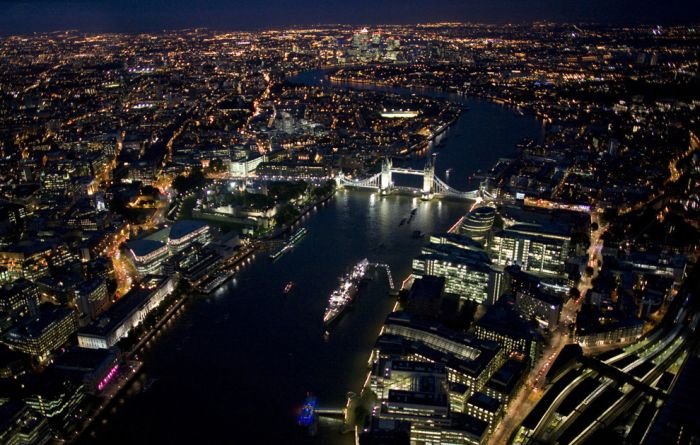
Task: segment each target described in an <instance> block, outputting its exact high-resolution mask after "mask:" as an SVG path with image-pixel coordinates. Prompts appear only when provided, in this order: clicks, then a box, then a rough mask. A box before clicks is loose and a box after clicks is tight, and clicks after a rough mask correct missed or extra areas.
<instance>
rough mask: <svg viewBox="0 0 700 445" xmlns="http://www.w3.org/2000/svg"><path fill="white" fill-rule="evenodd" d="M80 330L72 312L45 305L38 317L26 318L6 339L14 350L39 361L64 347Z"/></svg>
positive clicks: (67, 309)
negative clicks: (76, 331)
mask: <svg viewBox="0 0 700 445" xmlns="http://www.w3.org/2000/svg"><path fill="white" fill-rule="evenodd" d="M77 328H78V317H77V314H76V312H75V311H74V310H73V309H69V308H65V307H59V306H52V305H44V306H42V307H40V308H39V310H38V312H37V315H36V316H34V317H31V318H27V319H26V320H25V321H24V322H22V323H20V324H19V325H18V326H16V327H15V328H13V329H11V330H10V331H9V332H8V333H6V334H5V336H4V342H5V343H6V344H7V345H8V346H10V347H11V348H13V349H15V350H17V351H21V352H24V353H26V354H29V355H31V356H33V357H34V358H35V359H37V360H39V361H43V360H45V359H46V358H48V356H49V354H51V352H52V351H54V350H56V349H58V348H59V347H61V346H62V345H64V344H65V343H66V342H67V341H68V338H69V337H70V336H71V335H73V333H74V332H75V330H76V329H77Z"/></svg>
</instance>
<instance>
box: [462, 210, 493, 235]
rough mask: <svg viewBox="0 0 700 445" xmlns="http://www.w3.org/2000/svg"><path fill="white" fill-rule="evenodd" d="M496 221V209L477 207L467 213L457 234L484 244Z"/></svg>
mask: <svg viewBox="0 0 700 445" xmlns="http://www.w3.org/2000/svg"><path fill="white" fill-rule="evenodd" d="M495 219H496V209H495V208H493V207H487V206H484V207H478V208H476V209H474V210H472V211H471V212H469V213H467V214H466V215H465V217H464V219H463V220H462V224H461V225H460V227H459V233H461V234H463V235H466V236H468V237H470V238H472V239H473V240H474V241H478V242H480V243H482V244H486V242H487V241H488V238H489V233H490V232H491V229H492V228H493V222H494V220H495Z"/></svg>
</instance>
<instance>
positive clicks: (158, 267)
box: [126, 239, 170, 276]
mask: <svg viewBox="0 0 700 445" xmlns="http://www.w3.org/2000/svg"><path fill="white" fill-rule="evenodd" d="M126 247H127V252H128V253H129V259H130V260H131V262H132V264H133V265H134V268H136V271H137V272H138V273H139V275H141V276H146V275H151V274H158V273H160V272H161V271H162V267H163V262H164V261H165V260H167V259H168V257H169V256H170V250H168V246H167V245H166V244H165V243H163V242H161V241H156V240H150V239H139V240H134V241H129V242H128V243H127V244H126Z"/></svg>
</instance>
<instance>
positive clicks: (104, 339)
mask: <svg viewBox="0 0 700 445" xmlns="http://www.w3.org/2000/svg"><path fill="white" fill-rule="evenodd" d="M174 289H175V280H174V278H173V277H164V276H157V275H149V276H147V277H145V278H144V279H143V281H142V282H141V283H139V284H138V285H136V286H134V287H133V288H132V289H131V290H130V291H129V292H127V293H126V294H125V295H124V296H123V297H121V298H120V299H119V300H117V302H116V303H114V305H112V307H110V308H109V309H108V310H107V311H106V312H104V313H103V314H102V315H101V316H100V317H98V318H97V319H96V320H95V321H93V322H92V323H90V324H89V325H88V326H86V327H84V328H81V329H80V330H79V331H78V345H80V347H82V348H93V349H107V348H111V347H113V346H115V345H116V344H117V343H118V342H119V340H121V339H122V338H124V337H126V336H128V335H129V332H130V331H131V330H132V329H133V328H134V327H136V326H138V325H139V324H140V323H141V322H142V321H143V320H144V318H146V316H147V315H148V313H149V312H150V311H151V310H153V309H154V308H155V307H157V306H158V305H159V304H160V303H161V302H162V301H163V299H165V297H167V296H168V295H170V293H171V292H172V291H173V290H174Z"/></svg>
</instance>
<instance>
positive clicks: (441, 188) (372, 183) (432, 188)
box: [336, 157, 493, 201]
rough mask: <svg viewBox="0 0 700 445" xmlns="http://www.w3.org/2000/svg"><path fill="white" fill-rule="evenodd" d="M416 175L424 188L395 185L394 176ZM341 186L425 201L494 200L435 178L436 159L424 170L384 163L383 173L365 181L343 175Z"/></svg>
mask: <svg viewBox="0 0 700 445" xmlns="http://www.w3.org/2000/svg"><path fill="white" fill-rule="evenodd" d="M395 174H398V175H414V176H422V177H423V187H422V188H417V187H400V186H396V185H394V181H393V175H395ZM336 182H337V184H338V185H339V186H341V185H342V186H345V187H354V188H363V189H370V190H377V191H379V192H381V193H382V194H389V193H391V192H393V191H405V192H409V193H413V194H420V195H421V197H422V198H423V199H431V198H455V199H465V200H472V201H480V200H482V199H484V198H493V197H492V196H490V195H488V193H487V192H486V191H484V190H481V189H480V190H473V191H470V192H462V191H459V190H455V189H453V188H452V187H450V186H449V185H447V184H446V183H445V182H443V181H442V180H441V179H440V178H438V177H437V176H435V158H434V157H432V158H430V159H428V161H427V162H426V164H425V168H424V169H423V170H414V169H410V168H398V167H394V166H393V165H392V162H391V159H388V158H386V159H384V161H382V171H381V172H380V173H377V174H376V175H374V176H370V177H369V178H365V179H349V178H346V177H345V176H343V175H342V174H340V175H338V176H337V177H336Z"/></svg>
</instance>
